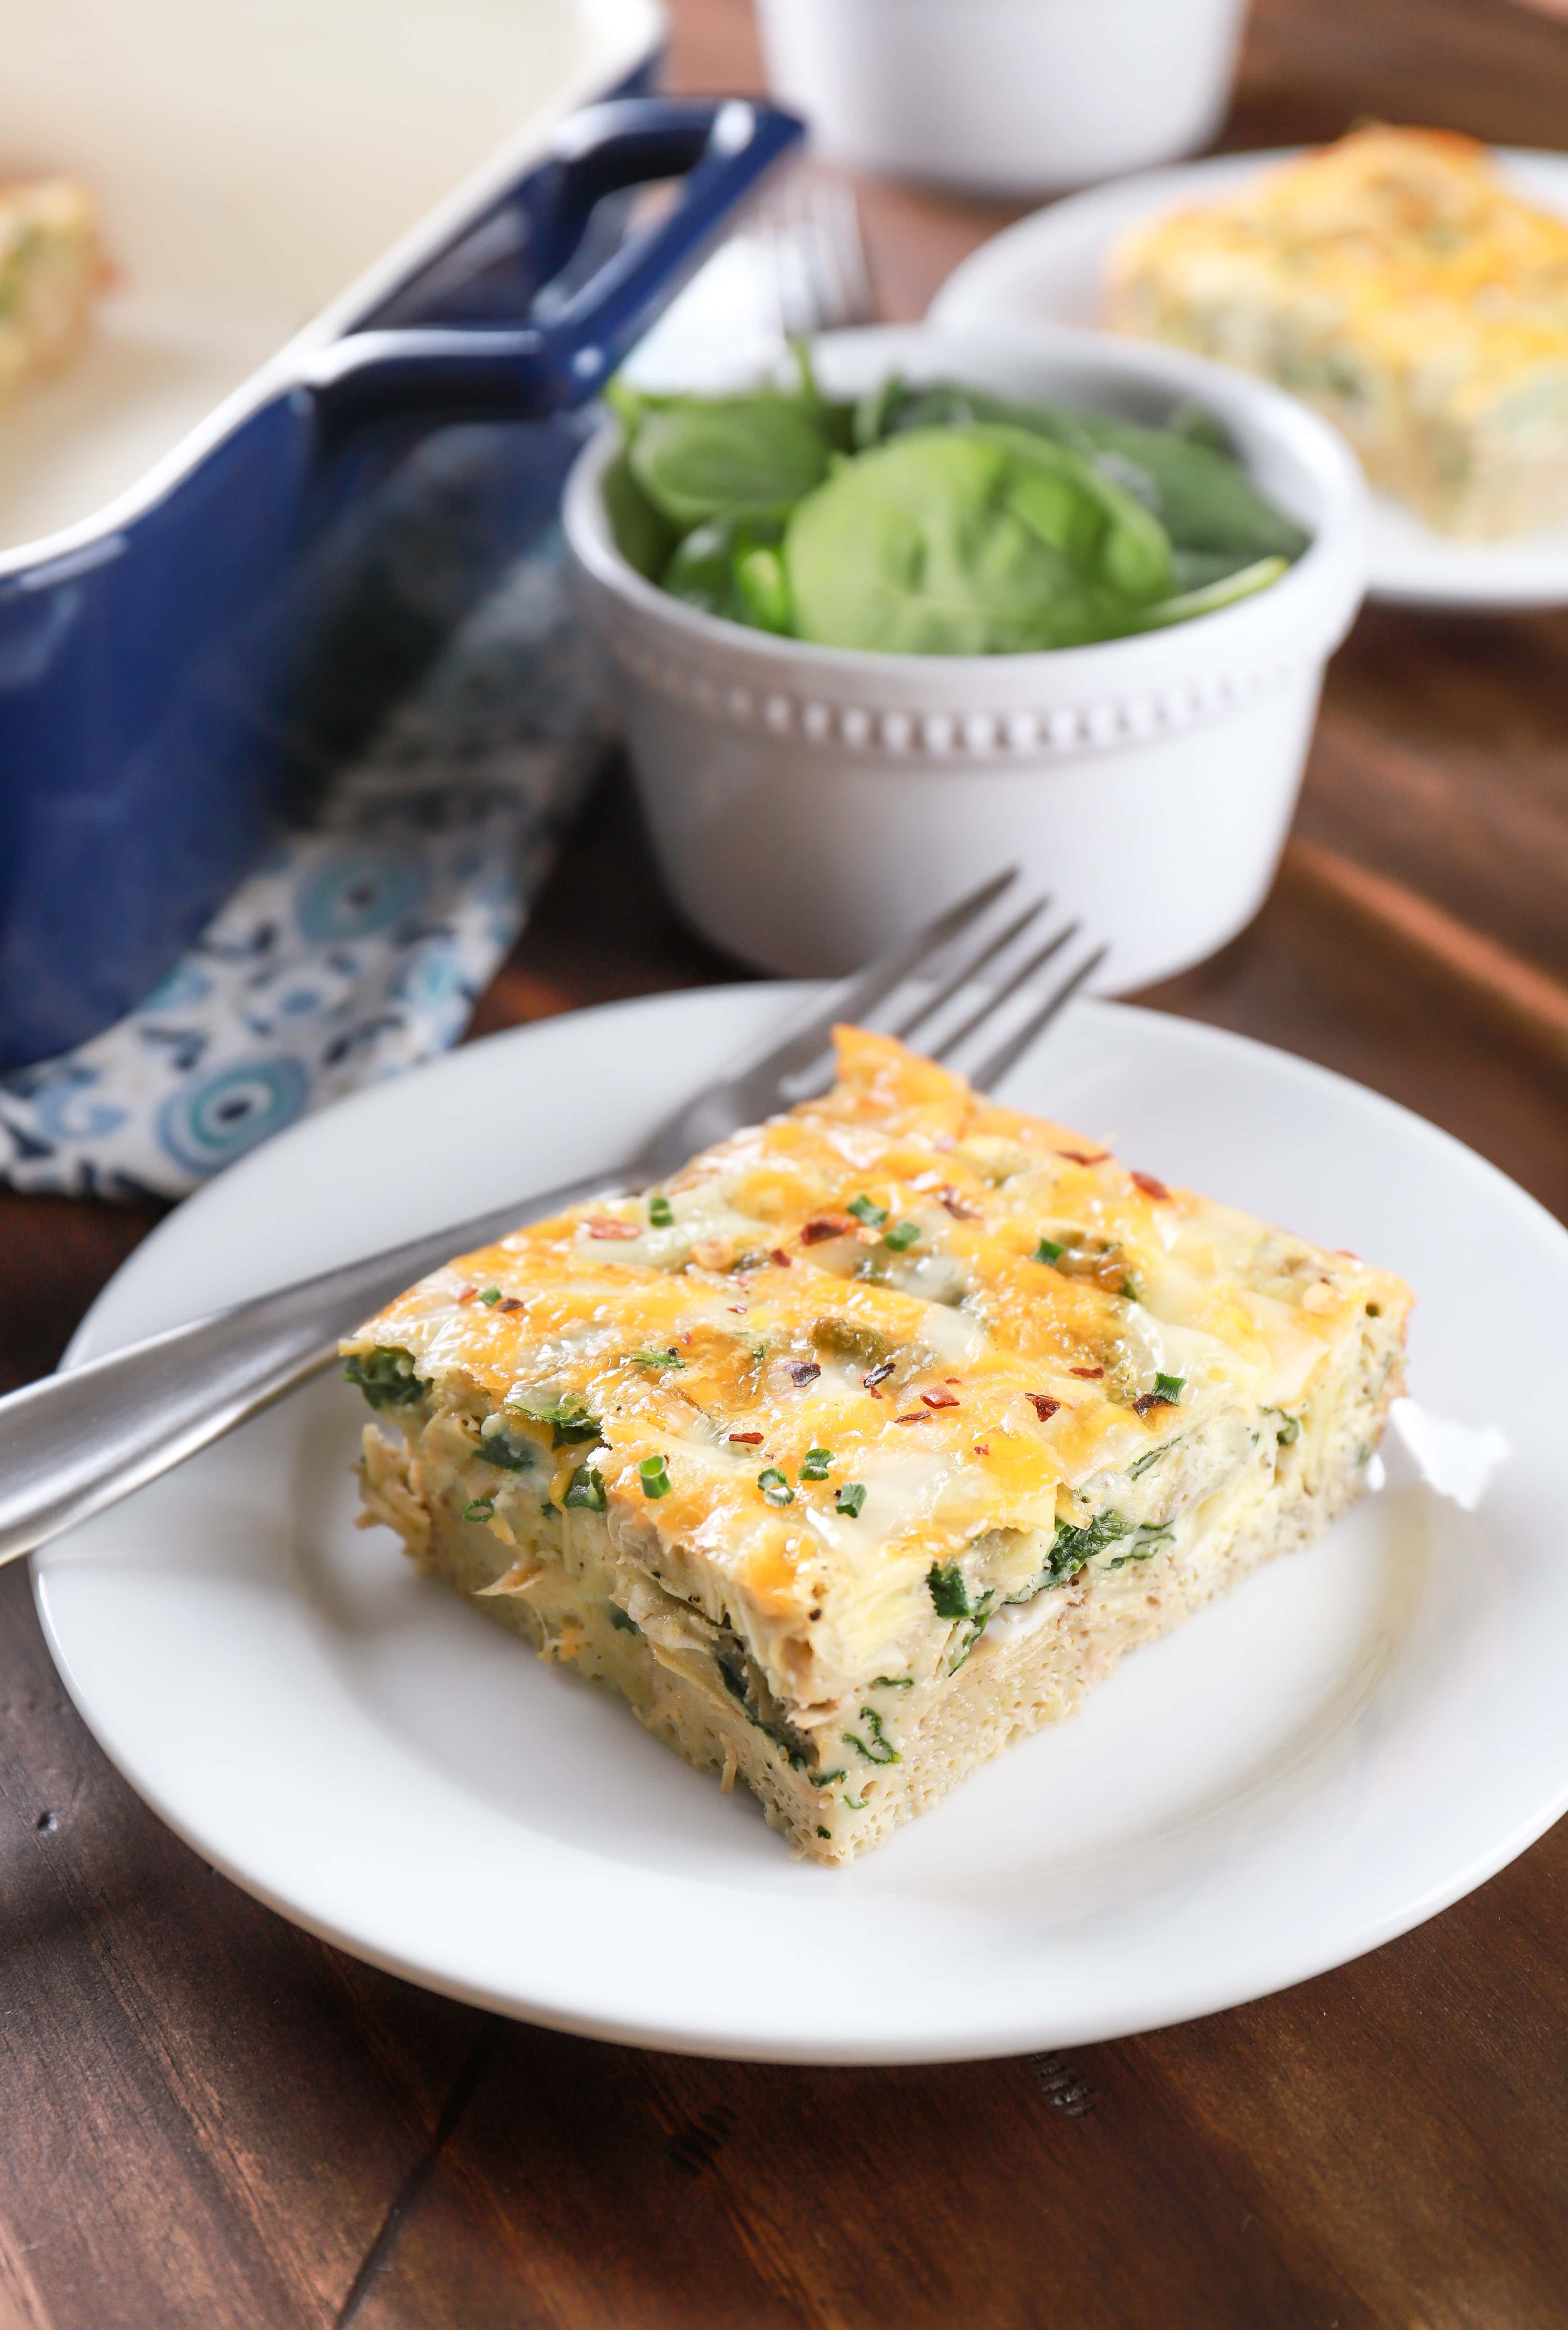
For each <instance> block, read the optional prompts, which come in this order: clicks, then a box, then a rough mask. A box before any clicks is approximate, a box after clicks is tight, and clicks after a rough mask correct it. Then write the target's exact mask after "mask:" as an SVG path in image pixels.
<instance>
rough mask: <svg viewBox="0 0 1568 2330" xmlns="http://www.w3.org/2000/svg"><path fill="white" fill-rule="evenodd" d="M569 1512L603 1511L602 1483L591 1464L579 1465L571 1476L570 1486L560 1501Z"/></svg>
mask: <svg viewBox="0 0 1568 2330" xmlns="http://www.w3.org/2000/svg"><path fill="white" fill-rule="evenodd" d="M562 1504H563V1505H564V1506H566V1507H567V1508H568V1510H570V1511H577V1512H584V1513H601V1512H603V1511H604V1482H602V1481H601V1480H600V1477H599V1474H598V1473H596V1472H595V1471H594V1469H593V1467H592V1465H591V1464H580V1465H579V1466H578V1468H577V1470H576V1472H575V1473H573V1474H572V1476H571V1487H570V1488H569V1489H568V1490H567V1492H566V1494H565V1496H564V1497H562Z"/></svg>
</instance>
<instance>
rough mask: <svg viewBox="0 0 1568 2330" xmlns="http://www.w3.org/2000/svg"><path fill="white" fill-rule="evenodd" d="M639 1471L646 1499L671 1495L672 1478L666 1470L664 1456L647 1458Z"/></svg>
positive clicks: (639, 1467) (639, 1466)
mask: <svg viewBox="0 0 1568 2330" xmlns="http://www.w3.org/2000/svg"><path fill="white" fill-rule="evenodd" d="M637 1469H638V1478H639V1479H640V1480H641V1482H642V1492H643V1495H644V1496H645V1497H667V1496H668V1495H669V1492H670V1476H669V1474H668V1473H666V1470H665V1460H664V1458H663V1457H662V1456H645V1457H644V1458H643V1460H642V1462H641V1463H640V1464H639V1465H638V1468H637Z"/></svg>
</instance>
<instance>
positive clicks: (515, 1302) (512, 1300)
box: [496, 1294, 523, 1311]
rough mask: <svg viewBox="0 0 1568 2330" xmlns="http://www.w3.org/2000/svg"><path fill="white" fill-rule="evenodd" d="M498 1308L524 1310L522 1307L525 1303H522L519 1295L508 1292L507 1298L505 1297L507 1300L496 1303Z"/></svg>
mask: <svg viewBox="0 0 1568 2330" xmlns="http://www.w3.org/2000/svg"><path fill="white" fill-rule="evenodd" d="M522 1308H523V1304H522V1302H521V1300H520V1299H519V1297H518V1296H517V1295H515V1294H508V1295H507V1296H506V1298H505V1302H498V1303H497V1304H496V1309H497V1310H498V1311H521V1310H522Z"/></svg>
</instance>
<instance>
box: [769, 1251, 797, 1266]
mask: <svg viewBox="0 0 1568 2330" xmlns="http://www.w3.org/2000/svg"><path fill="white" fill-rule="evenodd" d="M768 1259H769V1261H770V1262H776V1263H777V1264H778V1265H779V1269H780V1270H789V1268H790V1267H791V1264H790V1261H789V1255H787V1254H786V1253H785V1251H784V1249H783V1247H782V1246H775V1247H774V1249H773V1251H772V1253H771V1254H770V1255H769V1256H768Z"/></svg>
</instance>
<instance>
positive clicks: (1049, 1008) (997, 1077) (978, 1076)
mask: <svg viewBox="0 0 1568 2330" xmlns="http://www.w3.org/2000/svg"><path fill="white" fill-rule="evenodd" d="M1109 953H1110V948H1109V946H1101V947H1096V948H1095V950H1094V952H1093V953H1092V954H1091V956H1090V957H1089V959H1088V961H1086V962H1081V963H1080V964H1079V966H1078V968H1077V970H1076V971H1072V972H1070V973H1069V975H1068V977H1067V978H1066V979H1064V980H1063V982H1062V984H1061V986H1060V987H1059V988H1058V989H1057V990H1056V991H1055V993H1054V994H1053V995H1052V996H1050V997H1048V998H1047V999H1046V1000H1045V1002H1044V1003H1043V1004H1042V1005H1041V1007H1040V1009H1039V1010H1038V1011H1036V1012H1035V1014H1034V1017H1033V1018H1031V1019H1026V1020H1025V1023H1024V1025H1023V1027H1022V1028H1019V1029H1018V1031H1017V1033H1016V1034H1015V1035H1013V1036H1009V1037H1008V1038H1007V1040H1006V1043H1005V1044H1001V1045H999V1046H998V1047H997V1049H996V1051H994V1052H993V1053H992V1055H991V1056H990V1058H989V1059H988V1060H983V1061H982V1062H981V1063H980V1066H978V1068H977V1069H976V1070H975V1073H974V1075H972V1076H971V1077H970V1078H969V1082H970V1084H973V1086H974V1087H975V1090H976V1091H977V1092H990V1091H991V1090H992V1088H993V1087H994V1086H995V1085H997V1084H1000V1083H1001V1081H1002V1078H1003V1077H1004V1076H1005V1075H1006V1073H1007V1071H1008V1069H1009V1068H1010V1067H1011V1066H1013V1064H1014V1062H1015V1060H1017V1059H1019V1058H1020V1057H1021V1056H1022V1055H1023V1054H1024V1053H1025V1052H1026V1051H1027V1050H1028V1048H1029V1047H1030V1045H1031V1044H1032V1043H1033V1042H1034V1038H1035V1037H1036V1036H1039V1035H1041V1034H1043V1033H1044V1029H1045V1028H1048V1027H1049V1026H1050V1025H1051V1022H1052V1020H1053V1019H1054V1018H1055V1017H1056V1015H1057V1013H1058V1012H1059V1011H1060V1010H1061V1009H1062V1008H1063V1005H1064V1004H1066V1003H1069V1002H1071V1000H1072V998H1073V996H1075V995H1076V994H1077V992H1078V990H1079V989H1080V988H1081V987H1082V985H1083V983H1084V981H1085V980H1087V979H1091V978H1092V977H1093V975H1094V973H1095V972H1096V971H1098V970H1099V969H1100V964H1101V963H1102V962H1103V961H1105V958H1106V956H1107V955H1108V954H1109Z"/></svg>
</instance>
